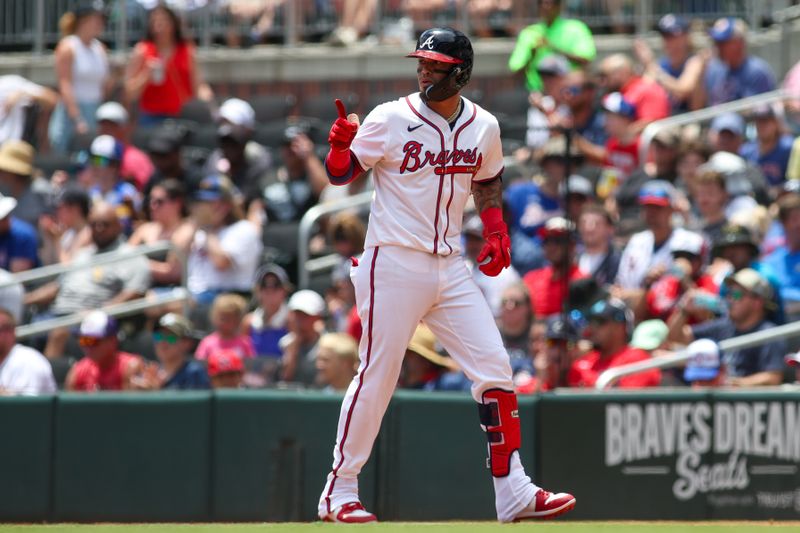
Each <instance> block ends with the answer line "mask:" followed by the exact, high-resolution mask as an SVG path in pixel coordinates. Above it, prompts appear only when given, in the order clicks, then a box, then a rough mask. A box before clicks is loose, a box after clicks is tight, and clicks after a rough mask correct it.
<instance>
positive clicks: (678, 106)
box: [658, 56, 689, 115]
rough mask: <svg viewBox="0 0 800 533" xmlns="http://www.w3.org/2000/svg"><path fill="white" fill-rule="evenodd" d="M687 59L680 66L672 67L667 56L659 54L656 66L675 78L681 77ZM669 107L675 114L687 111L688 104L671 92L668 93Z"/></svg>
mask: <svg viewBox="0 0 800 533" xmlns="http://www.w3.org/2000/svg"><path fill="white" fill-rule="evenodd" d="M687 61H689V60H688V59H687V60H686V61H684V62H683V63H681V66H680V67H678V68H673V67H672V63H670V60H669V58H668V57H667V56H661V57H660V58H658V66H659V67H661V70H663V71H664V72H666V73H667V74H669V75H670V76H672V77H673V78H675V79H678V78H680V77H681V74H683V71H684V69H685V68H686V63H687ZM669 107H670V109H671V110H672V114H673V115H677V114H679V113H686V112H687V111H689V104H688V103H687V102H686V101H685V100H684V101H683V102H680V101H678V100H677V99H676V98H675V97H674V96H672V95H671V94H670V95H669Z"/></svg>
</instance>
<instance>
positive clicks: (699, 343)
mask: <svg viewBox="0 0 800 533" xmlns="http://www.w3.org/2000/svg"><path fill="white" fill-rule="evenodd" d="M686 352H687V354H688V355H689V359H688V360H687V361H686V368H685V369H684V371H683V379H685V380H686V381H699V380H703V381H705V380H709V379H714V378H715V377H717V376H718V375H719V371H720V368H721V367H722V354H721V353H720V349H719V345H718V344H717V343H716V342H714V341H713V340H711V339H697V340H696V341H694V342H692V343H691V344H690V345H689V346H687V347H686Z"/></svg>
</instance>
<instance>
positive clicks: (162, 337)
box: [153, 331, 180, 344]
mask: <svg viewBox="0 0 800 533" xmlns="http://www.w3.org/2000/svg"><path fill="white" fill-rule="evenodd" d="M179 340H180V338H179V337H178V336H177V335H175V334H174V333H161V332H160V331H156V332H155V333H153V342H166V343H167V344H177V343H178V341H179Z"/></svg>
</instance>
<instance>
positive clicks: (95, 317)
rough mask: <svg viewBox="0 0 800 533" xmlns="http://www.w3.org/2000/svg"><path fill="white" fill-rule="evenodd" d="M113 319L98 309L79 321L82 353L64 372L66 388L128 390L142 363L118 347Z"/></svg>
mask: <svg viewBox="0 0 800 533" xmlns="http://www.w3.org/2000/svg"><path fill="white" fill-rule="evenodd" d="M118 331H119V328H118V326H117V321H116V320H114V319H113V318H111V317H110V316H108V315H107V314H106V313H104V312H103V311H100V310H96V311H92V312H91V313H89V314H88V315H86V318H84V319H83V322H81V326H80V330H79V333H78V335H79V336H78V343H79V344H80V346H81V349H82V350H83V353H84V357H83V359H81V360H80V361H78V362H77V363H75V366H73V367H72V368H71V369H70V371H69V373H68V374H67V379H66V383H65V388H66V389H67V390H68V391H78V392H94V391H102V390H111V391H114V390H117V391H118V390H129V389H132V388H133V382H134V381H135V377H136V376H137V375H139V374H141V373H142V371H143V370H144V364H143V362H142V358H141V356H139V355H134V354H130V353H127V352H123V351H120V349H119V341H118V340H117V333H118Z"/></svg>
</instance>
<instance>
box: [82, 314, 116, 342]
mask: <svg viewBox="0 0 800 533" xmlns="http://www.w3.org/2000/svg"><path fill="white" fill-rule="evenodd" d="M117 331H119V327H118V326H117V321H116V320H114V319H113V318H112V317H110V316H108V314H107V313H105V312H104V311H100V310H99V309H98V310H95V311H92V312H90V313H89V314H88V315H86V316H85V317H84V319H83V321H82V322H81V326H80V330H79V334H80V336H81V337H94V338H96V339H102V338H104V337H113V336H115V335H116V334H117Z"/></svg>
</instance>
